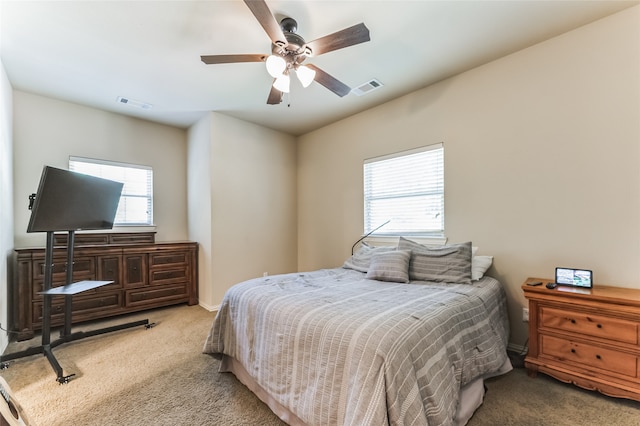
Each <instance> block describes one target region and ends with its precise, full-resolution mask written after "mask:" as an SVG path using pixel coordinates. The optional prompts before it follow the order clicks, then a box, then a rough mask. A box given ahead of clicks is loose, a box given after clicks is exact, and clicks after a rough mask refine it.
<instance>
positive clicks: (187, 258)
mask: <svg viewBox="0 0 640 426" xmlns="http://www.w3.org/2000/svg"><path fill="white" fill-rule="evenodd" d="M67 237H68V236H67V234H66V233H62V234H55V235H54V253H53V268H52V269H53V277H52V286H53V287H56V286H62V285H65V284H66V282H65V281H66V269H67V265H66V262H67V258H66V256H67V250H66V239H67ZM74 247H75V248H74V259H73V281H74V282H76V281H82V280H90V281H93V280H98V281H113V283H111V284H108V285H105V286H102V287H99V288H96V289H93V290H90V291H86V292H83V293H81V294H78V295H77V296H74V297H73V303H72V318H73V320H72V321H73V323H74V324H75V323H79V322H83V321H90V320H96V319H101V318H107V317H111V316H116V315H122V314H127V313H132V312H137V311H142V310H146V309H152V308H157V307H161V306H169V305H174V304H181V303H187V304H189V305H194V304H197V303H198V244H197V243H195V242H191V241H186V242H160V243H156V242H155V233H153V232H144V233H92V234H91V233H87V234H82V233H77V234H76V235H75V245H74ZM15 253H16V256H15V259H16V262H15V279H14V280H13V282H12V285H11V286H10V295H9V297H10V298H11V300H12V308H13V309H12V311H11V312H10V318H11V324H10V327H11V329H12V330H13V331H15V332H17V333H18V334H17V340H25V339H30V338H32V337H33V335H34V332H35V331H37V330H40V329H41V328H42V313H43V297H42V296H41V295H40V294H38V293H39V292H41V291H43V289H44V264H45V249H44V248H25V249H16V250H15ZM51 312H52V315H51V324H52V325H53V326H58V325H62V324H63V322H64V297H62V296H60V297H53V301H52V308H51Z"/></svg>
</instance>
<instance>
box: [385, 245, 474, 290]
mask: <svg viewBox="0 0 640 426" xmlns="http://www.w3.org/2000/svg"><path fill="white" fill-rule="evenodd" d="M398 250H411V252H412V253H411V261H410V263H409V278H410V279H412V280H420V281H433V282H444V283H457V284H471V242H466V243H461V244H450V245H445V246H434V247H427V246H424V245H422V244H418V243H416V242H415V241H411V240H407V239H405V238H403V237H400V241H399V242H398Z"/></svg>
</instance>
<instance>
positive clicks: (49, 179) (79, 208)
mask: <svg viewBox="0 0 640 426" xmlns="http://www.w3.org/2000/svg"><path fill="white" fill-rule="evenodd" d="M123 185H124V184H123V183H120V182H114V181H112V180H108V179H102V178H97V177H93V176H88V175H85V174H82V173H76V172H70V171H68V170H63V169H57V168H55V167H50V166H44V169H43V170H42V176H41V177H40V184H39V186H38V192H37V193H36V194H35V198H33V195H32V196H31V197H30V199H31V203H32V204H30V206H29V208H30V209H31V218H30V219H29V226H28V227H27V232H48V231H77V230H100V229H112V228H113V221H114V219H115V217H116V211H117V210H118V203H119V201H120V194H121V193H122V187H123Z"/></svg>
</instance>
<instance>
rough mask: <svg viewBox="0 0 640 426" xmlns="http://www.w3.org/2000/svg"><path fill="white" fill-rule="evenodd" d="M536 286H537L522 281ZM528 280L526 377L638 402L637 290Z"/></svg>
mask: <svg viewBox="0 0 640 426" xmlns="http://www.w3.org/2000/svg"><path fill="white" fill-rule="evenodd" d="M533 281H542V285H540V286H535V287H532V286H529V285H527V282H533ZM549 281H550V280H548V279H539V278H529V279H527V281H525V283H524V284H523V285H522V290H523V291H524V295H525V297H526V298H527V299H528V300H529V352H528V354H527V356H526V358H525V367H526V368H527V370H528V373H529V376H531V377H535V375H536V374H537V372H538V371H540V372H543V373H545V374H548V375H550V376H552V377H555V378H556V379H558V380H561V381H563V382H566V383H573V384H575V385H578V386H580V387H582V388H585V389H589V390H596V391H599V392H601V393H603V394H606V395H609V396H613V397H619V398H628V399H633V400H636V401H640V290H638V289H629V288H620V287H610V286H594V288H592V289H580V288H573V287H566V286H558V287H556V288H555V289H547V288H546V287H545V286H546V284H547V283H548V282H549Z"/></svg>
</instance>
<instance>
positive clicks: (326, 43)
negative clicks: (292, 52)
mask: <svg viewBox="0 0 640 426" xmlns="http://www.w3.org/2000/svg"><path fill="white" fill-rule="evenodd" d="M369 40H371V38H370V37H369V29H368V28H367V27H366V26H365V25H364V24H363V23H360V24H357V25H354V26H352V27H349V28H345V29H344V30H341V31H338V32H335V33H333V34H329V35H326V36H324V37H321V38H318V39H316V40H313V41H310V42H309V43H307V47H309V48H310V49H311V52H312V55H311V56H318V55H322V54H323V53H327V52H331V51H334V50H338V49H342V48H344V47H349V46H353V45H354V44H360V43H364V42H365V41H369Z"/></svg>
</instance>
